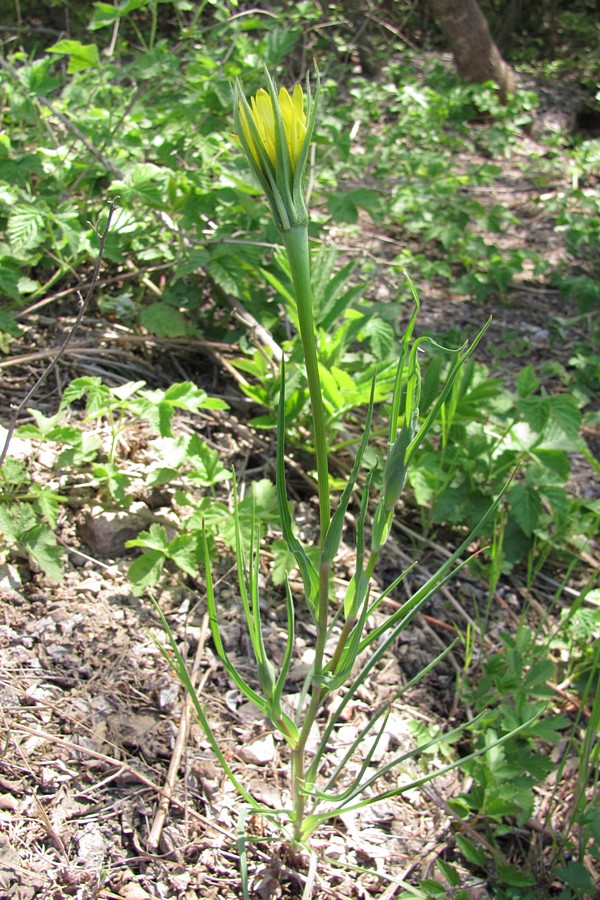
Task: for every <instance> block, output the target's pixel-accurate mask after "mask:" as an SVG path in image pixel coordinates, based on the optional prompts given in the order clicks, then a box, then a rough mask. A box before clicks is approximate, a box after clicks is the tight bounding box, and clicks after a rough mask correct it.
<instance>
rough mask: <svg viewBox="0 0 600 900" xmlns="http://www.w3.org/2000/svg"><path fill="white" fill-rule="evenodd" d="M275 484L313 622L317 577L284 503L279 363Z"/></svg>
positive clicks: (282, 389) (282, 397)
mask: <svg viewBox="0 0 600 900" xmlns="http://www.w3.org/2000/svg"><path fill="white" fill-rule="evenodd" d="M275 484H276V488H277V500H278V506H279V517H280V520H281V531H282V533H283V537H284V540H285V542H286V544H287V545H288V547H289V549H290V552H291V553H293V554H294V558H295V560H296V563H297V565H298V568H299V569H300V574H301V575H302V581H303V583H304V594H305V597H306V602H307V605H308V608H309V611H310V613H311V615H312V616H313V618H316V606H317V598H318V595H319V576H318V575H317V571H316V569H315V567H314V565H313V564H312V562H311V561H310V559H309V558H308V556H307V553H306V550H305V549H304V547H303V546H302V544H301V543H300V541H299V540H298V538H297V537H296V536H295V534H294V531H293V527H292V517H291V515H290V509H289V506H288V500H287V488H286V481H285V363H284V362H283V360H282V362H281V386H280V390H279V406H278V408H277V458H276V477H275Z"/></svg>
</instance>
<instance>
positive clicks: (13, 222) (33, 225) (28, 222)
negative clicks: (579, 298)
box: [6, 204, 44, 253]
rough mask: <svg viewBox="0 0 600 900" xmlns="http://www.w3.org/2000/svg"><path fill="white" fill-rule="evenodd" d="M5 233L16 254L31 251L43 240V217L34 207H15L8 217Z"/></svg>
mask: <svg viewBox="0 0 600 900" xmlns="http://www.w3.org/2000/svg"><path fill="white" fill-rule="evenodd" d="M6 233H7V234H8V239H9V241H10V244H11V246H12V247H13V248H14V249H15V251H16V252H17V253H19V252H22V251H23V250H33V249H34V248H35V247H38V246H39V245H40V244H41V243H42V241H43V240H44V217H43V215H42V213H41V212H40V211H39V209H36V208H35V207H34V206H25V205H22V204H20V205H19V206H15V207H14V208H13V211H12V212H11V214H10V216H9V219H8V225H7V228H6Z"/></svg>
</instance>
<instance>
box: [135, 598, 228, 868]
mask: <svg viewBox="0 0 600 900" xmlns="http://www.w3.org/2000/svg"><path fill="white" fill-rule="evenodd" d="M208 621H209V620H208V613H205V614H204V618H203V619H202V628H201V630H200V637H199V639H198V648H197V650H196V656H195V658H194V665H193V667H192V672H191V676H190V679H191V682H192V685H193V684H194V683H195V681H196V678H197V677H198V670H199V668H200V660H201V658H202V654H203V652H204V644H205V641H206V636H207V634H208ZM212 671H213V670H212V669H210V668H209V669H207V670H206V672H205V673H204V675H203V676H202V679H201V681H200V684H199V685H198V689H197V693H200V692H201V691H202V688H203V687H204V685H205V683H206V681H207V679H208V677H209V675H210V674H211V672H212ZM191 713H192V698H191V697H190V695H189V694H187V693H186V695H185V700H184V703H183V710H182V713H181V721H180V723H179V730H178V732H177V739H176V741H175V747H174V748H173V755H172V757H171V762H170V764H169V771H168V772H167V778H166V781H165V783H164V786H163V789H162V795H161V798H160V803H159V806H158V809H157V811H156V815H155V817H154V821H153V823H152V828H151V829H150V834H149V835H148V839H147V841H146V847H147V848H148V851H149V853H154V852H155V851H156V850H157V848H158V845H159V843H160V836H161V834H162V830H163V826H164V824H165V820H166V818H167V813H168V811H169V805H170V803H171V798H172V796H173V790H174V787H175V779H176V778H177V772H178V771H179V765H180V763H181V757H182V756H183V751H184V748H185V745H186V740H187V735H188V729H189V725H190V717H191Z"/></svg>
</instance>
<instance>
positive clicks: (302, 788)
mask: <svg viewBox="0 0 600 900" xmlns="http://www.w3.org/2000/svg"><path fill="white" fill-rule="evenodd" d="M283 242H284V244H285V249H286V251H287V255H288V260H289V263H290V270H291V273H292V279H293V282H294V290H295V294H296V303H297V306H298V321H299V324H300V337H301V340H302V347H303V350H304V364H305V366H306V378H307V381H308V390H309V394H310V403H311V411H312V421H313V438H314V445H315V456H316V461H317V485H318V495H319V546H322V545H323V541H324V540H325V535H326V534H327V529H328V528H329V524H330V521H331V510H330V501H329V464H328V453H327V434H326V430H325V410H324V407H323V395H322V391H321V378H320V375H319V361H318V357H317V342H316V337H315V326H314V319H313V304H312V290H311V284H310V253H309V247H308V227H307V226H306V225H297V226H295V227H294V228H291V229H289V230H287V231H284V232H283ZM328 614H329V565H328V564H324V563H321V564H320V566H319V598H318V604H317V636H316V640H315V659H314V663H313V684H312V690H311V696H310V701H309V704H308V708H307V710H306V714H305V716H304V722H303V725H302V728H301V730H300V736H299V738H298V742H297V744H296V746H295V747H294V750H293V751H292V760H291V762H292V802H293V808H294V838H295V840H297V841H298V842H300V841H301V840H302V837H303V828H302V825H303V820H304V814H305V808H306V798H307V793H306V791H309V790H310V785H306V784H305V771H306V769H305V751H306V743H307V741H308V737H309V734H310V731H311V728H312V725H313V722H314V720H315V718H316V716H317V714H318V712H319V708H320V706H321V703H322V700H323V697H324V696H325V693H326V691H325V688H324V686H323V683H322V680H321V679H322V676H323V669H324V656H325V642H326V640H327V625H328V618H329V617H328Z"/></svg>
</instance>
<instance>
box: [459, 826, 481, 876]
mask: <svg viewBox="0 0 600 900" xmlns="http://www.w3.org/2000/svg"><path fill="white" fill-rule="evenodd" d="M456 844H457V846H458V849H459V850H460V852H461V853H462V855H463V856H464V858H465V859H466V860H467V862H470V863H472V864H473V865H475V866H479V868H480V869H484V868H485V851H484V850H483V849H482V848H481V847H477V846H475V844H474V843H473V841H470V840H469V839H468V838H466V837H465V836H464V835H462V834H457V835H456Z"/></svg>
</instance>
